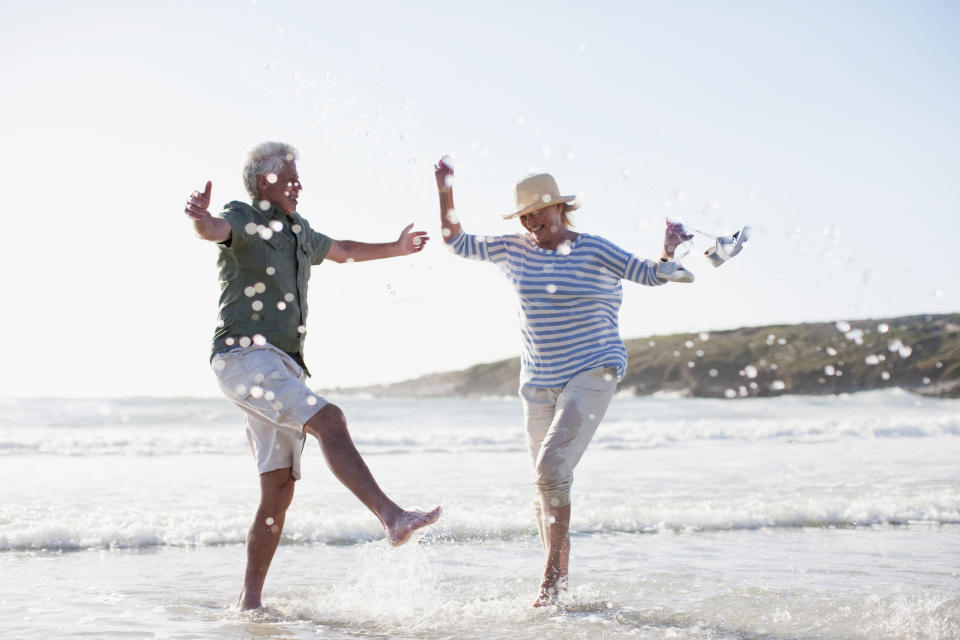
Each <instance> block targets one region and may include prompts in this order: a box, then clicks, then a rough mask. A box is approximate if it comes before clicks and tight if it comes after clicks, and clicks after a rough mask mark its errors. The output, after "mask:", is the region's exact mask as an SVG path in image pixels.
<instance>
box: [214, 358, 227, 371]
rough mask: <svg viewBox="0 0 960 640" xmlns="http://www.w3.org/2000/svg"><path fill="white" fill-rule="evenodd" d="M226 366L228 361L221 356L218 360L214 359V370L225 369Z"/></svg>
mask: <svg viewBox="0 0 960 640" xmlns="http://www.w3.org/2000/svg"><path fill="white" fill-rule="evenodd" d="M226 366H227V363H226V362H224V361H223V360H221V359H220V358H217V359H216V360H214V361H213V370H214V371H223V369H224V367H226Z"/></svg>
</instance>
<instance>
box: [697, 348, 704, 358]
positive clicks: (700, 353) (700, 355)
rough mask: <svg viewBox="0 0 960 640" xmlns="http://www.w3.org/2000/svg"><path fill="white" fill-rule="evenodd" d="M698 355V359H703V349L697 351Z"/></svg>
mask: <svg viewBox="0 0 960 640" xmlns="http://www.w3.org/2000/svg"><path fill="white" fill-rule="evenodd" d="M696 354H697V357H698V358H702V357H703V349H697V351H696Z"/></svg>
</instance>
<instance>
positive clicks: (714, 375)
mask: <svg viewBox="0 0 960 640" xmlns="http://www.w3.org/2000/svg"><path fill="white" fill-rule="evenodd" d="M707 373H708V374H709V375H710V377H711V378H716V377H717V376H718V375H720V372H719V371H717V370H716V369H710V371H707Z"/></svg>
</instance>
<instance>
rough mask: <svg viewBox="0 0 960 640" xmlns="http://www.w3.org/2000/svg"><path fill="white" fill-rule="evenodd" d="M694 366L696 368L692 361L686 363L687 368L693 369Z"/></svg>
mask: <svg viewBox="0 0 960 640" xmlns="http://www.w3.org/2000/svg"><path fill="white" fill-rule="evenodd" d="M695 366H697V363H696V362H694V361H693V360H690V361H689V362H687V368H689V369H693V368H694V367H695Z"/></svg>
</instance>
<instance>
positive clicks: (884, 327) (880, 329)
mask: <svg viewBox="0 0 960 640" xmlns="http://www.w3.org/2000/svg"><path fill="white" fill-rule="evenodd" d="M887 331H890V325H888V324H887V323H886V322H881V323H880V324H878V325H877V332H878V333H886V332H887Z"/></svg>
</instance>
